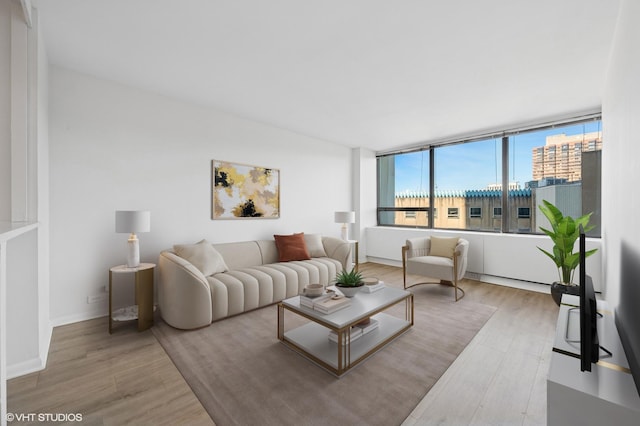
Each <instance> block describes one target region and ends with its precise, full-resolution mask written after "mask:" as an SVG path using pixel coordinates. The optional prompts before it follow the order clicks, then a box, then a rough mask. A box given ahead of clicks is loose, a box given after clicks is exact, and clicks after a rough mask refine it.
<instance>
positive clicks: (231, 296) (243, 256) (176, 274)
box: [158, 235, 351, 329]
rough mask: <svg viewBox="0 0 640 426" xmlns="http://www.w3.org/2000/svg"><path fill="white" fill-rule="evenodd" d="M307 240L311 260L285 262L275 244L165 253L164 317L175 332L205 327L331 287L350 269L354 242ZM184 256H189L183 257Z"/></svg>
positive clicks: (160, 292) (179, 249)
mask: <svg viewBox="0 0 640 426" xmlns="http://www.w3.org/2000/svg"><path fill="white" fill-rule="evenodd" d="M304 239H305V241H306V243H307V248H308V252H309V255H310V256H311V259H310V260H298V261H290V262H280V261H279V256H278V249H277V247H276V242H275V241H274V240H259V241H246V242H237V243H224V244H211V243H208V242H207V241H205V240H203V241H201V242H200V243H197V244H193V245H189V246H174V248H173V249H172V250H164V251H162V252H161V253H160V257H159V260H158V269H159V287H158V303H159V307H160V315H161V316H162V318H163V320H164V321H165V322H166V323H167V324H169V325H171V326H173V327H175V328H179V329H193V328H198V327H203V326H206V325H209V324H211V323H212V322H213V321H217V320H220V319H223V318H226V317H229V316H232V315H237V314H240V313H242V312H247V311H250V310H252V309H256V308H259V307H262V306H266V305H270V304H273V303H276V302H279V301H281V300H283V299H286V298H288V297H292V296H295V295H297V294H300V293H301V292H302V290H303V289H304V287H305V286H306V285H307V284H311V283H320V284H324V285H330V284H331V283H332V281H333V280H334V278H335V276H336V273H337V272H340V271H341V270H342V269H346V268H347V267H350V265H351V244H350V243H349V242H347V241H344V240H341V239H338V238H332V237H321V236H319V235H304ZM210 248H213V250H210ZM178 252H186V253H187V254H186V255H185V254H183V256H184V257H181V256H179V255H178ZM194 253H195V254H194ZM203 253H205V254H204V255H203ZM185 257H186V258H185ZM187 258H190V260H191V261H190V260H187ZM196 265H197V266H196Z"/></svg>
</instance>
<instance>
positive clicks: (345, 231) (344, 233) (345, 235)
mask: <svg viewBox="0 0 640 426" xmlns="http://www.w3.org/2000/svg"><path fill="white" fill-rule="evenodd" d="M340 237H341V238H342V239H343V240H345V241H349V228H347V225H346V224H344V225H342V230H341V233H340Z"/></svg>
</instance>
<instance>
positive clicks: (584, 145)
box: [378, 116, 602, 237]
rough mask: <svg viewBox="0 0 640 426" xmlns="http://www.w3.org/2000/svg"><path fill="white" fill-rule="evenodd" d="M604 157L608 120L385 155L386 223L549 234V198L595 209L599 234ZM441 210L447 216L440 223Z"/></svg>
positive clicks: (381, 215)
mask: <svg viewBox="0 0 640 426" xmlns="http://www.w3.org/2000/svg"><path fill="white" fill-rule="evenodd" d="M601 152H602V131H601V121H600V120H599V117H598V116H594V117H588V118H585V119H582V120H580V121H576V122H573V123H566V124H562V125H557V124H554V125H548V126H541V127H540V128H539V129H527V130H526V131H512V132H511V133H510V132H506V131H505V132H502V133H501V135H500V136H499V137H494V138H484V139H483V138H479V139H474V140H469V141H453V142H452V143H450V144H442V145H434V146H425V147H422V148H421V149H420V150H417V151H413V152H405V153H397V154H393V153H391V154H385V155H380V156H378V224H379V225H383V226H384V225H388V226H411V227H425V228H434V229H439V228H442V229H467V230H480V231H489V232H512V233H522V232H525V233H541V231H540V230H539V227H540V226H545V227H546V226H547V224H546V223H545V221H546V218H544V216H543V215H542V214H541V212H540V211H539V208H538V206H539V205H540V204H542V200H547V201H549V202H551V203H553V204H555V205H556V206H558V208H560V210H561V211H562V212H563V214H565V215H571V216H574V217H575V216H580V215H582V214H585V213H588V212H591V213H592V220H591V223H592V224H594V225H596V226H595V228H594V230H593V231H591V233H590V234H589V235H590V236H596V237H597V236H600V209H601V207H600V167H601V166H600V165H601ZM505 161H506V163H505ZM503 164H507V165H508V167H507V169H506V170H504V171H503V170H502V165H503ZM431 165H433V170H431V169H430V166H431ZM503 182H508V188H507V191H503V188H502V185H503ZM503 197H504V198H505V202H506V206H507V207H508V208H507V210H506V211H503V210H504V209H503V208H502V206H503V204H502V203H503ZM439 208H440V209H446V212H447V216H446V217H444V218H438V215H437V210H438V209H439ZM430 211H431V212H432V215H429V212H430ZM483 211H488V212H492V213H493V214H492V215H484V216H483V215H482V212H483ZM455 212H457V213H455Z"/></svg>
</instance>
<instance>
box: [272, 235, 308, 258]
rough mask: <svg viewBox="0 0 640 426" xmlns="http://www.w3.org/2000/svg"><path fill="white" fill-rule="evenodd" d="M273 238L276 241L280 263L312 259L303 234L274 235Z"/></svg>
mask: <svg viewBox="0 0 640 426" xmlns="http://www.w3.org/2000/svg"><path fill="white" fill-rule="evenodd" d="M273 238H274V239H275V240H276V247H278V259H279V260H280V262H290V261H293V260H309V259H311V256H309V251H308V250H307V244H306V243H305V241H304V233H303V232H300V233H298V234H293V235H274V236H273Z"/></svg>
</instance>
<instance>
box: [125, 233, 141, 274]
mask: <svg viewBox="0 0 640 426" xmlns="http://www.w3.org/2000/svg"><path fill="white" fill-rule="evenodd" d="M127 249H128V251H127V267H129V268H137V267H138V266H140V245H139V243H138V238H136V235H135V234H131V236H130V237H129V240H128V241H127Z"/></svg>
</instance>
